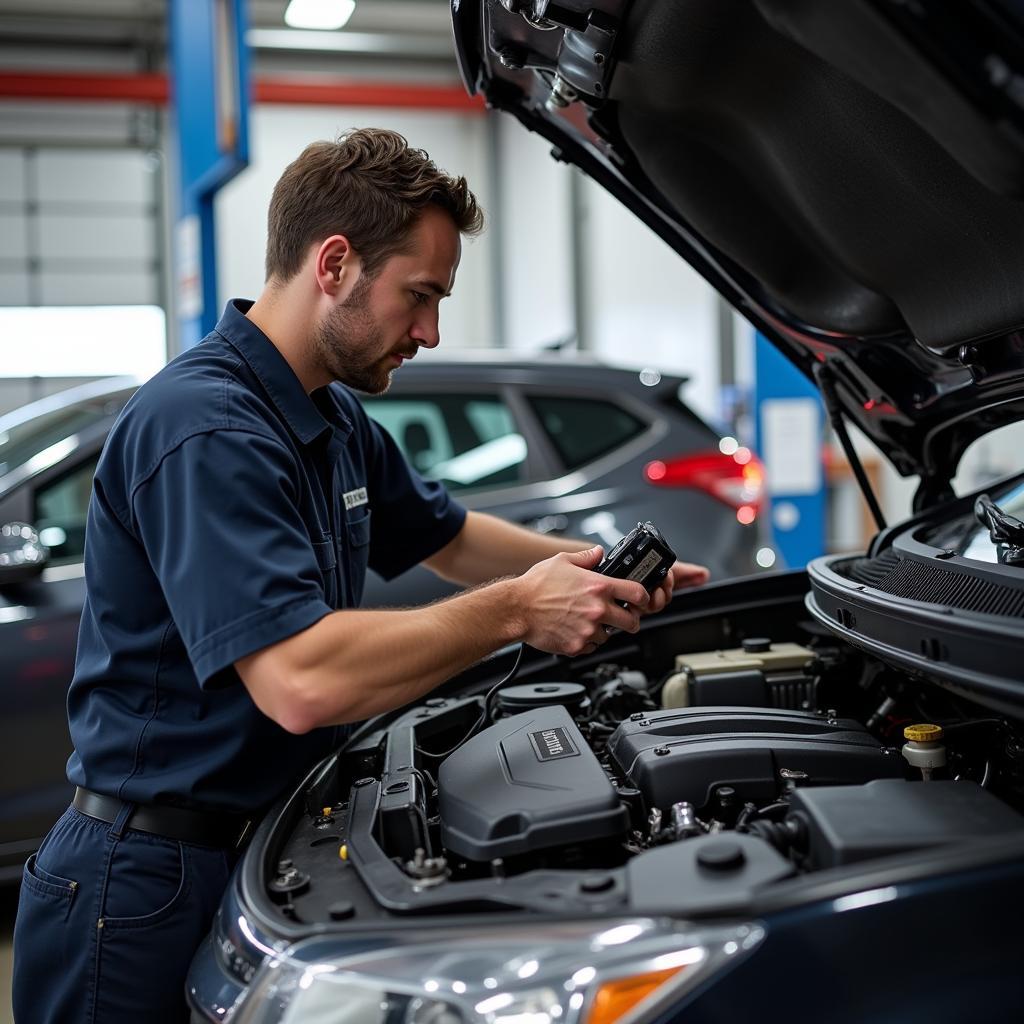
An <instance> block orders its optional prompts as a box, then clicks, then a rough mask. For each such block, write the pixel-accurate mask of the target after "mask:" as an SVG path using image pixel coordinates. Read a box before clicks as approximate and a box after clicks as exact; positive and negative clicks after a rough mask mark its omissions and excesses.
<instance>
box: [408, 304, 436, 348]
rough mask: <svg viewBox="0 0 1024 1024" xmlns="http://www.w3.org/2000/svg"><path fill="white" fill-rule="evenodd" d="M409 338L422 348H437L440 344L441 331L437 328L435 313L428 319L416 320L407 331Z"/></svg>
mask: <svg viewBox="0 0 1024 1024" xmlns="http://www.w3.org/2000/svg"><path fill="white" fill-rule="evenodd" d="M409 336H410V337H411V338H412V339H413V340H414V341H415V342H416V343H417V344H419V345H422V346H423V348H437V346H438V345H439V344H440V342H441V331H440V328H439V326H438V317H437V313H434V314H433V315H432V316H429V317H420V318H418V319H417V320H416V321H415V323H414V324H413V326H412V330H411V331H409Z"/></svg>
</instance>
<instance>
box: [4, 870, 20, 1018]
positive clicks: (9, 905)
mask: <svg viewBox="0 0 1024 1024" xmlns="http://www.w3.org/2000/svg"><path fill="white" fill-rule="evenodd" d="M17 909H18V887H17V886H16V885H9V886H3V887H2V888H0V1024H12V1022H13V1020H14V1012H13V1011H12V1010H11V935H12V933H13V932H14V913H15V911H16V910H17Z"/></svg>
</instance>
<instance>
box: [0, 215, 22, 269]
mask: <svg viewBox="0 0 1024 1024" xmlns="http://www.w3.org/2000/svg"><path fill="white" fill-rule="evenodd" d="M0 239H2V241H0V268H3V269H5V270H11V269H13V268H12V267H11V265H10V264H11V261H12V260H20V261H22V262H24V261H25V260H27V259H28V224H27V222H26V220H25V214H24V213H23V212H22V211H21V210H16V209H15V208H14V206H13V205H10V206H8V205H0Z"/></svg>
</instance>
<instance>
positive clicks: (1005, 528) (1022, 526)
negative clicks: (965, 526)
mask: <svg viewBox="0 0 1024 1024" xmlns="http://www.w3.org/2000/svg"><path fill="white" fill-rule="evenodd" d="M974 516H975V518H976V519H977V520H978V522H979V523H981V525H982V526H984V527H985V529H986V530H988V535H989V539H990V540H991V541H992V543H993V544H995V545H996V547H997V549H998V556H999V561H1000V562H1003V563H1005V564H1006V565H1024V522H1021V521H1020V520H1019V519H1018V518H1017V517H1016V516H1011V515H1010V514H1009V512H1004V511H1003V510H1002V509H1001V508H1000V507H999V506H998V505H997V504H996V503H995V502H994V501H993V500H992V499H991V498H990V497H989V496H988V495H987V494H980V495H978V499H977V501H975V503H974Z"/></svg>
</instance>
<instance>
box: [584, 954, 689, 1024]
mask: <svg viewBox="0 0 1024 1024" xmlns="http://www.w3.org/2000/svg"><path fill="white" fill-rule="evenodd" d="M682 970H685V968H684V967H669V968H667V969H666V970H663V971H649V972H648V973H646V974H631V975H630V976H629V977H628V978H616V979H615V980H614V981H606V982H605V983H604V984H603V985H602V986H601V987H600V988H599V989H598V990H597V994H596V995H595V996H594V1002H593V1004H592V1005H591V1007H590V1013H588V1014H587V1019H586V1024H615V1021H617V1020H620V1019H621V1018H622V1017H623V1016H624V1015H625V1014H627V1013H628V1012H629V1011H630V1010H632V1009H633V1007H634V1006H636V1005H637V1004H638V1003H640V1002H642V1001H643V1000H644V999H646V998H647V997H648V996H649V995H650V994H651V993H652V992H654V991H655V990H656V989H658V988H660V987H661V986H662V985H664V984H665V982H666V981H669V980H670V979H672V978H674V977H675V976H676V975H677V974H678V973H679V972H680V971H682Z"/></svg>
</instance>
